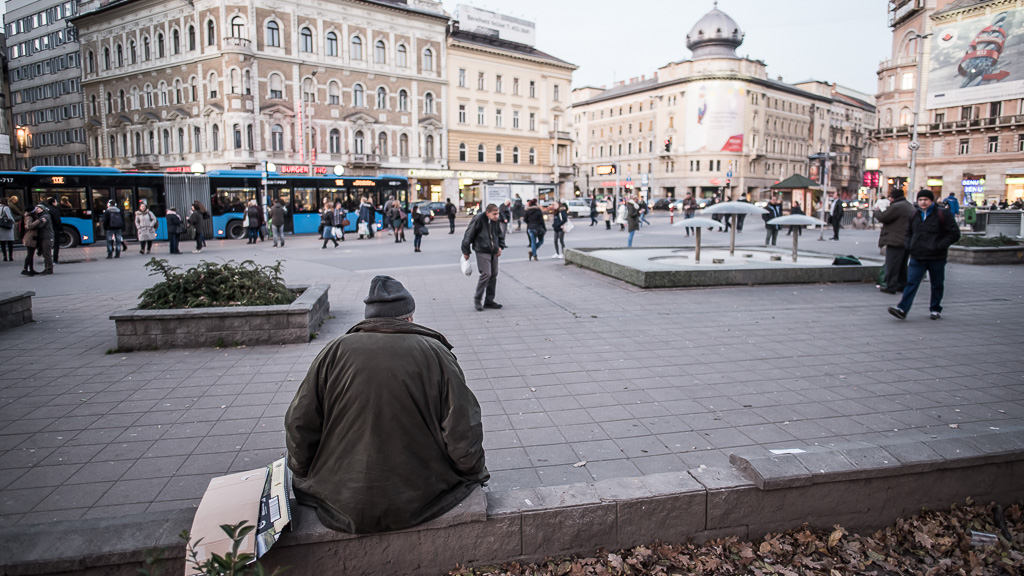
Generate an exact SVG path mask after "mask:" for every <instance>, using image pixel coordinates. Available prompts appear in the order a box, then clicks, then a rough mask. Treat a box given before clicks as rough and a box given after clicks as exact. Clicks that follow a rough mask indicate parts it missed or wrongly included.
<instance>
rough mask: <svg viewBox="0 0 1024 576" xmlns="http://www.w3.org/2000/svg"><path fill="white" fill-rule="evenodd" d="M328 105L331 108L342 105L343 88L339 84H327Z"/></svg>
mask: <svg viewBox="0 0 1024 576" xmlns="http://www.w3.org/2000/svg"><path fill="white" fill-rule="evenodd" d="M327 103H328V104H330V105H331V106H337V105H339V104H341V87H340V86H338V83H337V82H331V83H329V84H327Z"/></svg>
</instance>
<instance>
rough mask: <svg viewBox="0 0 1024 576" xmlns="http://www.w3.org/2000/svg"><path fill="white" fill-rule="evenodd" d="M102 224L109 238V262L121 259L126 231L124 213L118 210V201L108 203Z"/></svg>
mask: <svg viewBox="0 0 1024 576" xmlns="http://www.w3.org/2000/svg"><path fill="white" fill-rule="evenodd" d="M102 224H103V230H104V232H105V234H106V236H107V260H110V259H111V258H120V257H121V247H122V246H123V245H124V238H123V237H122V235H121V233H122V232H123V231H124V213H123V212H121V209H120V208H118V206H117V201H116V200H110V201H109V202H107V209H106V210H104V211H103V220H102Z"/></svg>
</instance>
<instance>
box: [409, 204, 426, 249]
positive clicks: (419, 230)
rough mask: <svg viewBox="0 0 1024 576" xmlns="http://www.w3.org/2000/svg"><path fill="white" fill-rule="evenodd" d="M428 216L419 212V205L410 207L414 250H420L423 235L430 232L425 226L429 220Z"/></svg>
mask: <svg viewBox="0 0 1024 576" xmlns="http://www.w3.org/2000/svg"><path fill="white" fill-rule="evenodd" d="M429 218H430V216H427V215H426V214H420V207H419V206H413V207H412V236H413V238H412V246H413V248H415V250H414V252H420V243H421V242H423V237H424V236H427V235H428V234H430V229H428V228H427V222H429V220H428V219H429Z"/></svg>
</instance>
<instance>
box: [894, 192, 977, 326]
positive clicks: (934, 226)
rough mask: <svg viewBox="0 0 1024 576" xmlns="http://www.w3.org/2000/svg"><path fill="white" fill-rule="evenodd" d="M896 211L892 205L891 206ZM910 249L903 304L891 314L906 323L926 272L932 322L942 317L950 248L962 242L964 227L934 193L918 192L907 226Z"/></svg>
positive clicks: (907, 244)
mask: <svg viewBox="0 0 1024 576" xmlns="http://www.w3.org/2000/svg"><path fill="white" fill-rule="evenodd" d="M889 210H892V206H890V207H889ZM889 210H886V212H888V211H889ZM906 239H907V240H906V248H907V251H908V252H910V264H909V266H908V270H907V287H906V288H904V289H903V298H902V299H900V303H899V304H897V305H896V306H894V307H891V308H889V314H892V315H893V316H895V317H897V318H899V319H900V320H903V319H904V318H906V317H907V312H910V305H911V304H913V303H914V296H915V295H917V289H918V288H919V287H920V286H921V280H923V279H924V273H925V272H928V278H929V280H930V281H931V285H932V297H931V302H930V303H929V306H928V310H929V311H930V312H931V319H932V320H938V319H939V318H941V317H942V294H943V291H944V289H945V284H946V256H947V254H948V253H949V247H950V246H952V245H953V243H954V242H956V241H957V240H959V239H960V227H959V226H957V224H956V219H955V218H953V215H952V214H950V213H949V210H946V209H944V208H943V207H941V206H939V205H937V204H935V195H934V194H932V191H931V190H921V191H920V192H918V193H917V212H916V213H915V214H914V215H913V216H912V217H911V218H910V225H909V226H907V236H906Z"/></svg>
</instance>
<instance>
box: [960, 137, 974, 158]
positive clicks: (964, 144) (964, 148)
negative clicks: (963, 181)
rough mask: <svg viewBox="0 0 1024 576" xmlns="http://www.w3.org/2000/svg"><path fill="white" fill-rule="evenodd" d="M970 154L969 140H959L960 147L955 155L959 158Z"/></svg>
mask: <svg viewBox="0 0 1024 576" xmlns="http://www.w3.org/2000/svg"><path fill="white" fill-rule="evenodd" d="M970 152H971V141H970V140H969V139H967V138H963V139H961V140H960V146H959V148H958V149H957V154H960V155H961V156H964V155H967V154H970Z"/></svg>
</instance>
